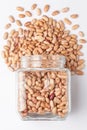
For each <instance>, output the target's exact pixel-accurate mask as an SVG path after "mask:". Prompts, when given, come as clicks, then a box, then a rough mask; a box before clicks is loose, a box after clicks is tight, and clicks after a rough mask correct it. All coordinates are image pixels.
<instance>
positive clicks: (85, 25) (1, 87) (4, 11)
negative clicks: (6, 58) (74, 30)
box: [0, 0, 87, 130]
mask: <svg viewBox="0 0 87 130" xmlns="http://www.w3.org/2000/svg"><path fill="white" fill-rule="evenodd" d="M32 2H35V0H33V1H32V0H0V51H1V49H2V46H3V44H4V43H3V40H2V34H3V27H4V25H5V23H7V22H8V15H9V14H16V13H15V7H16V6H17V5H24V6H25V7H27V8H28V9H30V5H31V4H32ZM36 2H37V3H38V5H39V7H42V8H43V5H44V4H45V2H46V3H49V4H51V6H52V8H51V11H52V10H54V9H59V10H60V9H61V8H62V7H66V6H69V7H71V12H74V13H76V12H77V13H79V14H80V17H79V19H78V20H73V21H75V22H74V23H79V24H80V25H81V30H83V31H84V32H85V35H86V36H87V15H86V12H87V1H86V0H82V1H79V0H75V1H74V0H44V2H43V1H42V0H37V1H36ZM49 14H50V13H49ZM65 16H66V15H65ZM58 18H59V16H58ZM86 38H87V37H86ZM83 51H84V53H85V56H84V58H85V59H86V68H85V70H84V71H85V75H84V76H82V77H80V76H73V77H72V111H71V113H70V115H69V117H68V118H67V120H65V121H51V122H49V121H38V122H37V121H25V122H23V121H21V120H20V119H19V117H18V115H17V113H16V109H15V73H12V72H10V71H9V70H8V69H7V67H6V65H5V64H4V62H3V60H2V58H1V57H0V130H27V129H29V130H49V129H50V130H58V129H59V130H83V128H87V44H86V45H85V46H84V49H83Z"/></svg>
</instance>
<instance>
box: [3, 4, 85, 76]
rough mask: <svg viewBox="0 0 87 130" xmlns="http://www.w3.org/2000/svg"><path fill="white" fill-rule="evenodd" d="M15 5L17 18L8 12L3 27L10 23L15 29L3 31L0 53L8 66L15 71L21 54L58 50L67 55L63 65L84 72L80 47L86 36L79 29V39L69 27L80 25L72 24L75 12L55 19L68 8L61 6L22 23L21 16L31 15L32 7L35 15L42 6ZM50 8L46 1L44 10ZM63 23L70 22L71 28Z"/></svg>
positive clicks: (76, 16) (37, 53) (27, 54)
mask: <svg viewBox="0 0 87 130" xmlns="http://www.w3.org/2000/svg"><path fill="white" fill-rule="evenodd" d="M16 9H17V11H18V12H19V13H18V19H15V18H14V16H12V15H10V16H9V23H8V24H6V26H5V29H7V30H8V29H9V28H10V27H11V25H12V24H16V26H18V29H11V30H10V31H9V33H8V31H6V32H5V33H4V35H3V38H4V40H6V45H5V46H4V50H3V51H2V56H3V58H4V59H5V63H6V64H7V66H8V68H9V69H10V70H12V71H15V70H17V69H19V68H20V58H21V57H22V56H30V55H45V54H47V55H49V54H53V55H54V54H59V55H64V56H65V57H66V65H65V67H67V68H69V69H70V71H71V72H72V74H78V75H83V71H82V69H83V68H84V62H85V61H84V59H81V58H80V56H83V53H82V52H81V49H82V47H83V44H84V43H86V40H85V39H84V38H83V37H84V33H83V32H82V31H79V32H78V34H79V36H80V39H78V35H76V34H72V30H74V31H75V30H76V29H78V28H79V24H75V25H72V21H71V20H70V19H76V18H78V16H79V15H78V14H71V15H70V18H64V19H63V20H55V18H56V16H57V15H60V14H62V15H63V14H64V13H68V11H69V10H70V8H69V7H64V8H63V9H61V10H54V11H53V12H52V13H51V14H52V17H48V16H46V15H43V16H41V18H39V19H36V18H34V19H32V20H30V21H26V22H25V23H23V22H22V19H24V18H26V17H32V11H33V10H36V13H37V15H38V16H40V15H41V14H42V10H41V9H40V8H38V6H37V4H33V5H32V6H31V10H32V11H29V10H25V9H24V8H23V7H20V6H18V7H17V8H16ZM49 10H50V5H45V6H44V10H43V11H44V12H45V14H46V13H47V12H48V11H49ZM66 24H67V25H69V26H71V30H67V28H66Z"/></svg>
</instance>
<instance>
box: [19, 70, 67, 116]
mask: <svg viewBox="0 0 87 130" xmlns="http://www.w3.org/2000/svg"><path fill="white" fill-rule="evenodd" d="M68 80H69V79H68V75H67V72H66V71H32V72H28V71H24V72H19V74H18V83H19V84H18V86H19V88H18V89H19V91H18V92H19V93H18V111H19V113H20V114H21V116H22V117H27V116H31V115H32V114H40V115H46V114H49V113H50V114H52V116H53V115H57V116H59V117H65V116H67V114H68V112H69V95H68V93H67V92H68V89H69V88H68V87H69V84H68V83H69V81H68Z"/></svg>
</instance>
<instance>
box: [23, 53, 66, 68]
mask: <svg viewBox="0 0 87 130" xmlns="http://www.w3.org/2000/svg"><path fill="white" fill-rule="evenodd" d="M64 65H65V57H64V56H60V55H45V56H43V55H31V56H23V57H22V58H21V68H64Z"/></svg>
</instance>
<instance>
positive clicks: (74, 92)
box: [71, 76, 79, 113]
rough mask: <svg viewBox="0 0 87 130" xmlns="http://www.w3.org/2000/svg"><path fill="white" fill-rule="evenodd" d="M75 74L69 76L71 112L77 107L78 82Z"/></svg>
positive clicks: (75, 110) (76, 109)
mask: <svg viewBox="0 0 87 130" xmlns="http://www.w3.org/2000/svg"><path fill="white" fill-rule="evenodd" d="M78 82H79V81H78V78H77V76H72V77H71V113H75V112H77V111H78V109H79V83H78Z"/></svg>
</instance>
